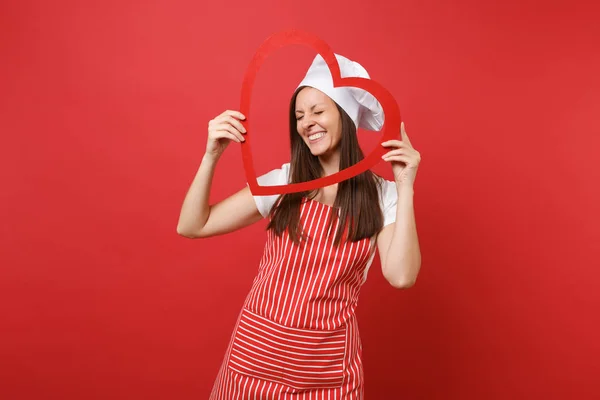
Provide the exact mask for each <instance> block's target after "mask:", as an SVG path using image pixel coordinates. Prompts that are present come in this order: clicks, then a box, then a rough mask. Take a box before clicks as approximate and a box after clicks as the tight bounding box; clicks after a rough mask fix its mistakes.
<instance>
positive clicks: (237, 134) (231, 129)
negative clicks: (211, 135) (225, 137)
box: [215, 124, 246, 141]
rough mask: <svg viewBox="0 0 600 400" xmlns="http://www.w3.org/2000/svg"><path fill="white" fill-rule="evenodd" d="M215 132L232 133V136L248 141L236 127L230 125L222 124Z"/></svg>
mask: <svg viewBox="0 0 600 400" xmlns="http://www.w3.org/2000/svg"><path fill="white" fill-rule="evenodd" d="M215 130H217V131H227V132H229V133H231V134H232V135H234V136H235V137H237V138H239V139H240V140H241V141H245V140H246V139H245V138H244V137H243V136H242V134H241V133H240V132H239V131H238V130H237V129H235V127H234V126H232V125H230V124H220V125H217V126H216V127H215Z"/></svg>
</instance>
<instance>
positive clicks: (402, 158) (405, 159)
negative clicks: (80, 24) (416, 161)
mask: <svg viewBox="0 0 600 400" xmlns="http://www.w3.org/2000/svg"><path fill="white" fill-rule="evenodd" d="M383 161H386V162H391V161H396V162H402V163H404V164H406V165H408V164H410V157H408V156H391V157H386V158H384V159H383Z"/></svg>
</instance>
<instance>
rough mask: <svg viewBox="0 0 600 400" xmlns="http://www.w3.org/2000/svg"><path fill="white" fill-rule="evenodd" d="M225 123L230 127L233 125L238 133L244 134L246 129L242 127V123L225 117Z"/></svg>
mask: <svg viewBox="0 0 600 400" xmlns="http://www.w3.org/2000/svg"><path fill="white" fill-rule="evenodd" d="M225 122H228V123H230V124H231V125H233V126H234V127H235V128H236V129H237V130H238V131H240V133H246V128H244V125H242V123H241V122H240V121H238V120H237V119H235V118H233V117H227V118H226V119H225Z"/></svg>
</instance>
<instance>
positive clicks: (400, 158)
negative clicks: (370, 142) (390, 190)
mask: <svg viewBox="0 0 600 400" xmlns="http://www.w3.org/2000/svg"><path fill="white" fill-rule="evenodd" d="M400 136H401V139H402V140H388V141H386V142H383V143H381V145H382V146H383V147H388V148H392V150H390V151H388V152H387V153H386V154H384V155H383V157H381V158H382V159H383V160H384V161H387V162H391V163H392V171H393V173H394V179H395V181H396V185H398V186H411V187H412V186H413V185H414V183H415V179H416V176H417V169H418V168H419V163H420V162H421V154H420V153H419V152H418V151H417V150H415V149H414V147H413V146H412V144H411V143H410V140H409V139H408V135H407V134H406V131H405V130H404V122H402V124H401V125H400Z"/></svg>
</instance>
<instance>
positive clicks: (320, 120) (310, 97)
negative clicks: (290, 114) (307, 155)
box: [296, 87, 342, 156]
mask: <svg viewBox="0 0 600 400" xmlns="http://www.w3.org/2000/svg"><path fill="white" fill-rule="evenodd" d="M296 129H297V130H298V133H299V134H300V137H302V139H303V140H304V143H306V145H307V146H308V148H309V149H310V152H311V153H312V154H313V155H315V156H328V155H331V154H332V153H333V152H335V151H336V150H337V149H338V146H339V143H340V140H341V139H342V119H341V116H340V112H339V111H338V109H337V106H336V104H335V102H334V101H333V100H331V98H330V97H329V96H327V95H326V94H325V93H323V92H321V91H320V90H318V89H314V88H311V87H305V88H304V89H302V90H301V91H300V92H299V93H298V95H297V96H296Z"/></svg>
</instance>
